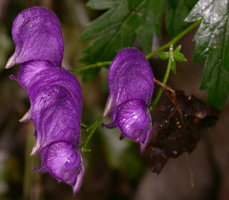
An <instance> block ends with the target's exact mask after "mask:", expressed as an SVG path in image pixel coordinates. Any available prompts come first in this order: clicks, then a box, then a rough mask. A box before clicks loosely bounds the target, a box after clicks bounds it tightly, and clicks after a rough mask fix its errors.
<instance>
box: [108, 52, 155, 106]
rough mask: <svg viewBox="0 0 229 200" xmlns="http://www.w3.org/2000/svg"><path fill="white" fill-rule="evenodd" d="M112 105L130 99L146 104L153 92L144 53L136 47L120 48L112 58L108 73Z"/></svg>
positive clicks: (150, 75)
mask: <svg viewBox="0 0 229 200" xmlns="http://www.w3.org/2000/svg"><path fill="white" fill-rule="evenodd" d="M108 81H109V88H110V95H111V96H112V97H113V106H114V107H115V106H118V105H120V104H121V103H123V102H125V101H127V100H131V99H141V100H143V101H145V103H146V104H147V105H148V104H149V103H150V100H151V98H152V93H153V88H154V84H153V73H152V70H151V67H150V64H149V62H148V61H147V60H146V58H145V56H144V54H143V53H142V52H140V51H139V50H138V49H134V48H128V49H123V50H121V51H120V52H119V53H118V55H117V56H116V57H115V58H114V60H113V62H112V64H111V66H110V69H109V75H108Z"/></svg>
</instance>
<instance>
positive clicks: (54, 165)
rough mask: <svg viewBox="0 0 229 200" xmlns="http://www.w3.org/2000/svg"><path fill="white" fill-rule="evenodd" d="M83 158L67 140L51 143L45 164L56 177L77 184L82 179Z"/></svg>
mask: <svg viewBox="0 0 229 200" xmlns="http://www.w3.org/2000/svg"><path fill="white" fill-rule="evenodd" d="M81 162H82V158H81V155H80V153H79V152H78V151H77V150H76V148H75V147H74V146H73V145H71V144H69V143H67V142H56V143H53V144H50V146H48V147H47V149H46V151H45V152H44V166H45V168H46V170H47V171H48V172H49V173H50V174H51V175H52V176H53V177H54V178H56V179H58V180H60V181H62V182H64V183H67V184H69V185H71V186H72V187H74V186H75V184H76V183H77V182H80V180H78V176H79V175H80V178H79V179H82V169H81Z"/></svg>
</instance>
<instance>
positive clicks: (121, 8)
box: [81, 0, 165, 63]
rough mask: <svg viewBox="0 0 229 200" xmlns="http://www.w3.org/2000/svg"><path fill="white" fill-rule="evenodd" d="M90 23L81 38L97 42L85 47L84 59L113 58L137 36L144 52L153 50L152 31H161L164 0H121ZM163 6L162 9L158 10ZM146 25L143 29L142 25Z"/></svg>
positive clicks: (131, 44) (94, 60) (89, 61)
mask: <svg viewBox="0 0 229 200" xmlns="http://www.w3.org/2000/svg"><path fill="white" fill-rule="evenodd" d="M118 2H119V4H117V5H115V6H113V7H111V9H110V10H108V11H107V12H105V13H104V14H103V15H102V16H101V17H99V18H98V19H96V20H95V21H93V22H92V23H90V24H89V26H88V28H87V29H86V30H85V31H84V32H83V34H82V35H81V39H84V40H93V41H94V42H93V43H92V44H91V45H89V46H88V47H87V48H86V49H85V50H84V52H83V53H84V57H83V58H82V59H81V61H84V62H87V63H95V62H98V61H104V60H111V59H113V57H114V56H115V55H116V54H117V53H118V51H119V50H120V49H123V48H125V47H131V46H133V45H134V42H135V39H136V37H137V36H138V38H139V42H140V44H141V45H142V46H143V49H144V50H145V51H147V52H148V51H150V50H151V46H152V36H153V35H152V34H153V33H155V34H160V24H161V19H162V14H163V5H164V2H165V0H161V1H160V3H158V1H157V0H131V1H127V0H120V1H118ZM159 9H161V10H159ZM142 27H144V28H142Z"/></svg>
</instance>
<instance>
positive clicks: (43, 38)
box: [6, 7, 84, 192]
mask: <svg viewBox="0 0 229 200" xmlns="http://www.w3.org/2000/svg"><path fill="white" fill-rule="evenodd" d="M12 35H13V39H14V43H15V46H16V48H15V53H14V54H13V55H12V56H11V58H10V59H9V61H8V63H7V65H6V68H9V67H12V66H13V65H15V64H21V67H20V70H19V72H18V74H17V76H13V78H14V79H16V80H17V81H18V83H19V84H20V85H21V86H22V87H23V88H24V89H25V90H26V91H27V93H28V95H29V98H30V104H31V107H30V109H29V111H28V112H27V113H26V115H25V117H24V118H23V120H21V121H26V120H32V121H33V123H34V125H35V128H36V129H35V136H36V138H37V140H36V144H35V147H34V148H33V151H32V153H31V154H35V153H38V152H39V153H40V154H41V167H39V168H38V169H36V170H38V171H40V172H47V173H49V174H51V175H52V176H53V177H54V178H56V179H57V180H59V181H62V182H64V183H67V184H69V185H71V186H72V187H73V191H74V192H77V191H78V189H79V188H80V185H81V182H82V177H83V174H84V164H83V160H82V156H81V153H80V151H79V150H78V147H79V143H80V117H81V112H82V94H81V88H80V85H79V82H78V81H77V79H76V78H75V77H74V76H73V75H72V74H71V73H70V72H68V71H66V70H65V69H63V68H61V67H60V66H61V62H62V58H63V46H64V44H63V37H62V32H61V26H60V22H59V20H58V18H57V17H56V16H55V14H54V13H52V12H51V11H50V10H48V9H46V8H41V7H33V8H30V9H26V10H24V11H22V12H21V13H20V14H19V15H18V16H17V17H16V19H15V20H14V23H13V27H12Z"/></svg>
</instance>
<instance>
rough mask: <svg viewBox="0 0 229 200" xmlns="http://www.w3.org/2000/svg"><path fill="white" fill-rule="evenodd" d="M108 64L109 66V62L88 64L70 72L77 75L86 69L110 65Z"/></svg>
mask: <svg viewBox="0 0 229 200" xmlns="http://www.w3.org/2000/svg"><path fill="white" fill-rule="evenodd" d="M110 64H111V61H104V62H98V63H95V64H90V65H86V66H83V67H79V68H75V69H73V70H72V72H75V73H79V72H82V71H84V70H87V69H91V68H98V67H103V66H106V65H110Z"/></svg>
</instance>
